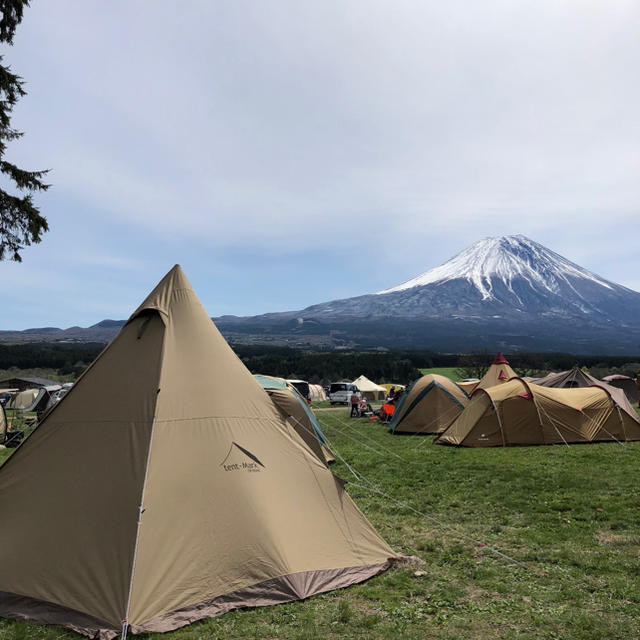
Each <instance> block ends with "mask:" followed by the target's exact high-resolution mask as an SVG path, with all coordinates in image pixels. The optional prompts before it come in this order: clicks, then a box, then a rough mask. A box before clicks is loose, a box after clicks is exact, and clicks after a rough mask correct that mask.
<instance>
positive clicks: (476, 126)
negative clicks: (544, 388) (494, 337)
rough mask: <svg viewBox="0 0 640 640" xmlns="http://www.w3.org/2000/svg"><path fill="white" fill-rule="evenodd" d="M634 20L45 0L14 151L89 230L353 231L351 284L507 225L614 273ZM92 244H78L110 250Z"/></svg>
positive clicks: (433, 258) (639, 101)
mask: <svg viewBox="0 0 640 640" xmlns="http://www.w3.org/2000/svg"><path fill="white" fill-rule="evenodd" d="M639 18H640V5H638V4H637V3H636V2H633V1H631V0H629V1H625V0H618V1H615V0H614V1H612V2H607V3H601V2H595V1H585V2H581V3H572V2H564V3H559V2H557V1H555V0H535V1H533V0H530V1H528V2H527V1H525V2H519V3H513V2H511V1H507V0H493V1H492V2H489V3H478V4H474V3H468V2H462V1H461V0H459V1H452V2H446V3H439V2H430V3H425V2H422V1H420V2H418V1H415V2H412V1H404V2H394V3H390V2H386V1H385V2H382V1H372V0H361V1H356V0H354V1H352V2H348V3H344V2H339V1H337V0H335V1H333V2H332V1H327V2H322V3H312V4H307V3H299V2H296V1H293V0H291V1H289V2H286V1H284V2H278V3H256V2H252V1H243V0H236V1H234V2H216V3H210V2H208V1H204V0H201V1H195V0H192V1H190V2H189V3H177V4H176V3H174V4H165V3H157V2H152V1H151V0H138V1H136V2H125V1H124V0H114V1H113V2H109V3H106V4H105V3H102V2H99V1H97V0H86V1H85V2H82V3H77V2H72V1H71V0H66V1H65V0H58V2H56V3H44V2H41V3H35V4H34V5H33V6H32V7H30V8H29V9H28V10H27V11H26V13H25V20H24V23H23V24H22V25H21V26H20V28H19V31H18V35H17V41H16V46H15V47H14V49H13V50H10V51H9V52H7V55H6V57H7V60H8V61H9V62H11V64H12V65H13V66H14V68H15V69H16V70H17V71H18V72H19V73H20V74H21V75H23V76H24V77H25V78H26V79H27V81H28V85H27V89H28V91H29V94H30V95H29V96H28V97H27V98H25V99H24V100H23V101H21V102H20V103H19V105H18V107H17V109H16V120H17V122H16V123H17V124H18V126H20V127H22V128H24V129H25V130H26V131H27V134H28V135H27V137H26V138H25V139H23V140H21V141H19V142H18V143H17V144H15V145H14V146H13V147H12V149H11V153H12V154H13V157H14V158H15V159H17V160H18V161H20V162H24V163H26V164H28V165H30V166H41V165H42V163H43V166H51V167H53V169H54V171H53V173H52V175H51V181H52V182H53V183H54V190H55V192H56V193H57V194H58V197H59V198H60V199H62V200H65V199H67V200H68V201H69V202H70V203H71V202H73V203H74V206H76V207H77V206H78V203H81V205H82V206H83V207H84V209H85V220H86V224H87V227H88V228H89V229H91V228H92V227H93V226H94V225H98V224H99V222H100V221H101V220H103V218H104V217H105V215H107V216H109V217H110V218H111V219H112V220H113V221H114V223H117V224H118V225H121V224H127V225H129V229H130V234H131V236H132V237H135V236H136V235H140V236H142V235H144V236H145V237H147V236H152V237H157V238H159V239H161V240H162V241H165V242H167V241H168V240H169V239H171V238H175V239H177V240H176V241H178V240H179V241H180V242H182V243H184V244H192V245H193V246H195V247H200V248H203V247H207V248H210V249H211V250H215V249H216V248H223V249H234V248H236V249H246V248H247V247H254V248H256V251H258V250H259V251H264V252H266V253H271V254H272V255H277V254H278V253H279V252H285V251H289V250H290V249H291V247H297V248H298V249H299V250H301V251H302V250H305V249H318V248H325V249H326V250H327V252H328V253H330V252H331V251H333V250H335V249H336V248H337V249H340V250H343V249H345V248H348V247H350V246H354V247H357V248H356V249H354V250H356V251H361V252H362V259H363V260H364V261H369V264H370V266H371V267H372V268H375V267H376V265H384V266H386V268H388V269H389V274H388V276H387V274H386V273H385V274H382V275H378V276H377V277H378V278H379V279H386V278H387V277H388V278H390V279H391V281H385V282H380V281H377V282H376V283H375V286H373V287H370V283H369V282H363V283H362V291H363V292H365V291H368V290H375V289H376V288H383V287H384V286H391V285H392V284H394V281H395V280H396V279H400V278H404V277H405V276H406V277H410V276H412V275H415V273H417V272H419V271H424V270H425V269H427V268H429V267H432V266H434V265H435V264H437V263H438V262H440V261H442V260H444V259H446V258H448V257H450V256H451V255H452V254H453V253H456V252H457V251H459V250H461V249H462V248H463V247H464V246H465V245H466V244H468V243H469V242H473V241H475V240H477V239H478V238H480V237H483V236H486V235H496V234H501V233H525V234H526V235H529V236H531V237H532V238H534V239H536V240H538V241H540V242H543V243H548V244H549V245H550V246H551V248H553V249H555V250H558V251H560V252H562V251H566V254H567V257H569V258H570V259H573V260H577V261H580V259H583V258H584V260H585V261H586V263H585V266H587V267H588V268H591V269H593V270H594V271H598V272H602V271H603V270H602V269H600V267H601V266H607V267H611V268H612V270H613V272H612V273H603V275H606V276H607V277H610V278H612V279H616V278H617V279H620V280H621V281H624V278H625V277H626V274H627V273H628V272H629V271H630V270H636V271H637V270H638V268H640V259H639V258H638V257H637V256H636V252H635V246H636V242H635V234H634V233H630V234H625V233H622V234H621V233H620V229H624V230H633V229H635V230H637V229H638V222H637V220H638V217H639V214H640V211H639V209H640V182H639V181H638V179H637V176H638V175H640V152H639V151H638V150H639V149H640V127H639V126H638V118H637V113H638V112H640V85H639V84H638V82H637V78H636V75H637V73H636V71H637V68H638V65H639V64H640V39H638V38H637V33H636V25H637V23H638V19H639ZM383 231H384V237H385V239H386V242H381V241H380V238H381V233H382V232H383ZM51 233H52V234H55V233H56V229H55V228H54V229H53V230H52V232H51ZM356 233H357V237H358V242H357V243H354V235H355V234H356ZM102 241H104V242H106V238H104V239H103V238H102V237H101V236H100V234H98V236H97V237H96V239H95V243H96V247H92V248H91V250H90V251H89V253H91V251H93V249H97V251H96V255H98V256H99V255H102V253H101V251H102V252H103V253H104V255H115V256H121V257H120V258H117V259H118V260H120V259H123V258H122V253H121V251H119V250H118V249H117V248H116V247H109V246H104V247H102V246H101V242H102ZM399 247H402V250H401V252H400V253H398V248H399ZM603 247H604V249H603ZM612 247H615V250H613V249H612ZM616 251H617V252H618V253H622V254H624V255H626V256H627V257H628V260H627V262H625V263H624V264H622V263H620V262H619V261H615V260H612V259H611V258H612V255H611V254H613V253H615V252H616ZM607 254H609V256H608V257H607ZM73 255H74V254H73V252H72V253H70V255H69V256H68V257H70V258H72V257H73ZM86 255H87V253H86V252H85V253H84V254H82V253H78V255H77V260H78V264H81V263H82V262H83V260H85V261H86ZM83 256H84V257H83ZM613 257H615V256H613ZM144 258H145V256H142V259H144ZM331 268H332V265H328V269H331ZM331 295H332V294H331V291H330V286H328V287H327V297H331Z"/></svg>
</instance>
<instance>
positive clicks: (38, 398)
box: [6, 384, 62, 413]
mask: <svg viewBox="0 0 640 640" xmlns="http://www.w3.org/2000/svg"><path fill="white" fill-rule="evenodd" d="M60 389H62V387H61V386H60V385H59V384H58V385H51V386H49V387H38V388H35V389H26V390H25V391H20V392H19V393H16V394H15V395H14V396H12V397H11V398H9V400H7V405H6V407H7V409H14V410H19V411H26V412H29V411H37V412H38V413H40V412H42V411H44V410H45V409H46V408H47V406H48V405H49V402H50V400H51V397H52V395H53V394H54V393H55V392H57V391H60Z"/></svg>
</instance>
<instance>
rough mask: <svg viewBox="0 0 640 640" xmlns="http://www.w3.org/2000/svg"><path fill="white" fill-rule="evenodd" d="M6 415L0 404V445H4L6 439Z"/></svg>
mask: <svg viewBox="0 0 640 640" xmlns="http://www.w3.org/2000/svg"><path fill="white" fill-rule="evenodd" d="M7 430H8V425H7V414H6V413H5V412H4V407H3V406H2V405H1V404H0V444H4V443H5V441H6V439H7Z"/></svg>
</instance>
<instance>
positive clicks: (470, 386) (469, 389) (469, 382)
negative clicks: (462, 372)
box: [456, 378, 480, 396]
mask: <svg viewBox="0 0 640 640" xmlns="http://www.w3.org/2000/svg"><path fill="white" fill-rule="evenodd" d="M478 382H480V380H479V379H478V378H467V379H466V380H461V381H460V382H456V384H457V385H458V386H459V387H460V388H461V389H462V390H463V391H464V392H465V393H466V394H467V396H470V395H471V394H472V393H473V390H474V389H475V388H476V387H477V386H478Z"/></svg>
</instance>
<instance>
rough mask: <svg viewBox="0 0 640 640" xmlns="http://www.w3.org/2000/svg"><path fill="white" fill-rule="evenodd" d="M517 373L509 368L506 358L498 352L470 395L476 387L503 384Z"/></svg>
mask: <svg viewBox="0 0 640 640" xmlns="http://www.w3.org/2000/svg"><path fill="white" fill-rule="evenodd" d="M517 375H518V374H517V373H516V372H515V371H514V370H513V369H512V368H511V366H510V365H509V362H508V360H507V359H506V358H505V357H504V356H503V355H502V353H498V355H497V356H496V357H495V358H494V359H493V362H492V363H491V366H490V367H489V369H488V370H487V373H485V374H484V376H483V377H482V379H481V380H480V382H478V384H476V386H475V387H473V389H472V390H471V392H470V395H472V394H474V393H476V392H477V391H478V389H488V388H489V387H494V386H495V385H497V384H504V383H505V382H508V381H509V380H511V378H515V377H517Z"/></svg>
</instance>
